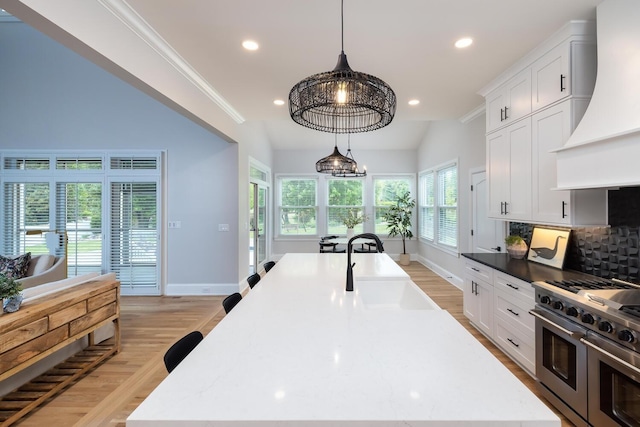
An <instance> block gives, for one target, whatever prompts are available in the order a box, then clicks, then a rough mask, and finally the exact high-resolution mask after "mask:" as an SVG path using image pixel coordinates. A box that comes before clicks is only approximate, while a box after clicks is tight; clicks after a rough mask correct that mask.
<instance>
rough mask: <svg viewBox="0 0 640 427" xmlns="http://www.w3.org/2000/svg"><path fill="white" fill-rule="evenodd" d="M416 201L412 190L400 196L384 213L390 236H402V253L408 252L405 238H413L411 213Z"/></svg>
mask: <svg viewBox="0 0 640 427" xmlns="http://www.w3.org/2000/svg"><path fill="white" fill-rule="evenodd" d="M415 206H416V201H415V200H414V199H412V198H411V193H410V192H408V191H407V192H405V193H404V194H402V195H400V196H398V198H397V199H396V204H395V205H392V206H391V207H389V209H387V211H386V212H385V213H384V214H383V216H382V218H383V220H384V221H385V222H386V223H387V228H388V229H389V237H396V236H400V237H401V238H402V253H403V254H406V253H407V248H406V245H405V239H411V238H412V237H413V233H412V232H411V215H412V214H413V208H414V207H415Z"/></svg>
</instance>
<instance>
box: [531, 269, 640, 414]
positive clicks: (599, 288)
mask: <svg viewBox="0 0 640 427" xmlns="http://www.w3.org/2000/svg"><path fill="white" fill-rule="evenodd" d="M533 286H534V288H535V289H536V308H535V309H534V310H532V311H531V314H533V315H534V316H536V376H537V377H538V381H539V383H540V385H541V390H542V392H543V394H544V395H545V397H546V398H547V399H548V400H550V401H551V402H552V403H553V404H554V405H555V406H556V407H557V408H558V409H560V411H561V412H562V413H563V414H565V416H566V417H567V418H569V419H570V420H571V421H572V422H573V423H574V424H576V425H584V426H589V425H591V426H597V427H600V426H603V427H606V426H640V286H638V285H635V284H632V283H626V282H622V281H617V280H615V279H614V280H607V279H599V278H593V279H588V280H567V281H561V282H558V281H548V282H534V283H533Z"/></svg>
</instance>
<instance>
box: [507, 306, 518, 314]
mask: <svg viewBox="0 0 640 427" xmlns="http://www.w3.org/2000/svg"><path fill="white" fill-rule="evenodd" d="M507 311H508V312H509V313H511V314H513V315H515V316H520V313H516V312H515V311H513V310H511V309H510V308H507Z"/></svg>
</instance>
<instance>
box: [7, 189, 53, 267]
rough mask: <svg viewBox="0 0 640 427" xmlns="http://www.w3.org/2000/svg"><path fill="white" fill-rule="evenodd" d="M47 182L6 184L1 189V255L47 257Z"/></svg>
mask: <svg viewBox="0 0 640 427" xmlns="http://www.w3.org/2000/svg"><path fill="white" fill-rule="evenodd" d="M49 214H50V211H49V183H48V182H5V183H4V184H3V186H2V227H3V230H2V234H3V236H2V237H3V239H2V241H3V245H2V246H3V247H2V254H3V255H5V256H15V255H21V254H24V253H26V252H31V254H32V255H37V254H46V253H48V250H47V246H46V244H45V236H44V232H46V231H48V230H49V229H50V228H51V227H50V223H49Z"/></svg>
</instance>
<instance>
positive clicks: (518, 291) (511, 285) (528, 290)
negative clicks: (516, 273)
mask: <svg viewBox="0 0 640 427" xmlns="http://www.w3.org/2000/svg"><path fill="white" fill-rule="evenodd" d="M494 285H495V287H496V289H500V290H502V291H504V292H505V293H507V294H508V295H512V296H515V297H517V298H523V299H525V300H530V301H531V303H532V305H533V302H534V301H535V296H536V292H535V290H534V289H533V286H531V283H528V282H525V281H524V280H520V279H517V278H515V277H513V276H509V275H508V274H504V273H499V272H496V277H495V281H494Z"/></svg>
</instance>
